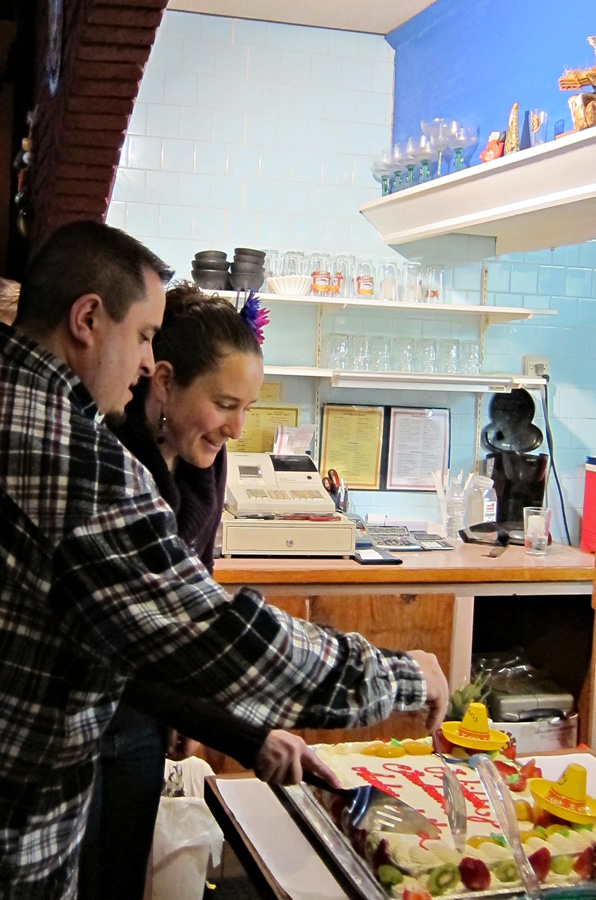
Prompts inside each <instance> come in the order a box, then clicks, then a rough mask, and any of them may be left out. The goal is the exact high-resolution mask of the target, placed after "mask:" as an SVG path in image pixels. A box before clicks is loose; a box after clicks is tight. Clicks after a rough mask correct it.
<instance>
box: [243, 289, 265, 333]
mask: <svg viewBox="0 0 596 900" xmlns="http://www.w3.org/2000/svg"><path fill="white" fill-rule="evenodd" d="M239 300H240V296H238V300H237V301H236V305H238V302H239ZM239 315H241V316H242V318H243V319H244V321H245V322H246V324H247V325H248V327H249V328H250V330H251V331H252V333H253V334H254V336H255V337H256V339H257V341H258V342H259V344H262V343H263V328H264V327H265V325H268V324H269V310H268V309H265V307H262V306H261V301H260V300H259V298H258V297H257V295H256V294H255V292H254V291H250V292H249V295H248V297H247V298H246V300H245V301H244V306H243V307H242V309H241V310H240V313H239Z"/></svg>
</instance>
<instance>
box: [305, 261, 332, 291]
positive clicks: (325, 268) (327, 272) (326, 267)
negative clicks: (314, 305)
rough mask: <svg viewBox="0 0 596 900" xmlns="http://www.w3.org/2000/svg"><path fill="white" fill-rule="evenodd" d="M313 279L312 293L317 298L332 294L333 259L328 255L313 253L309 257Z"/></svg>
mask: <svg viewBox="0 0 596 900" xmlns="http://www.w3.org/2000/svg"><path fill="white" fill-rule="evenodd" d="M309 269H310V275H311V278H312V288H311V293H312V294H314V295H315V296H318V295H320V294H329V293H330V292H331V259H330V256H329V254H328V253H313V254H312V255H311V256H310V257H309Z"/></svg>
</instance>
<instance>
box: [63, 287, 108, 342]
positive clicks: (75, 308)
mask: <svg viewBox="0 0 596 900" xmlns="http://www.w3.org/2000/svg"><path fill="white" fill-rule="evenodd" d="M102 312H104V309H103V303H102V302H101V297H100V296H99V294H83V295H82V296H81V297H79V298H78V299H77V300H75V302H74V303H73V305H72V306H71V308H70V317H69V325H70V331H71V334H72V336H73V337H74V339H75V340H76V341H79V343H81V344H84V346H86V347H88V346H90V344H91V343H93V338H94V333H93V332H94V331H96V330H97V326H98V324H99V316H100V315H101V313H102Z"/></svg>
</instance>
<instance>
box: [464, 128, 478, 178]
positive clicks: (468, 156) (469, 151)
mask: <svg viewBox="0 0 596 900" xmlns="http://www.w3.org/2000/svg"><path fill="white" fill-rule="evenodd" d="M462 127H463V128H464V130H465V132H466V133H467V140H466V146H465V147H464V165H465V167H466V169H467V168H469V165H470V163H471V162H472V157H473V156H474V153H475V152H476V148H477V146H478V141H479V140H480V128H479V127H478V125H463V126H462Z"/></svg>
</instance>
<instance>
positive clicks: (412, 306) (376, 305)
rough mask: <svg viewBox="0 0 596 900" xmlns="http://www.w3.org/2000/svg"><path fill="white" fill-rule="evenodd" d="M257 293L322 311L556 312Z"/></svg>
mask: <svg viewBox="0 0 596 900" xmlns="http://www.w3.org/2000/svg"><path fill="white" fill-rule="evenodd" d="M218 293H219V295H220V296H222V297H229V298H231V299H235V298H236V294H235V293H233V292H231V291H219V292H218ZM257 293H258V297H259V300H260V301H261V303H263V304H265V305H266V304H267V303H295V304H303V305H307V306H308V305H310V306H312V305H313V304H316V305H318V306H320V307H321V308H322V310H323V312H332V311H337V310H338V309H348V308H360V309H382V310H386V311H387V312H396V313H398V314H399V313H400V312H413V313H418V314H419V315H422V316H426V315H430V314H431V313H446V314H447V315H466V316H485V317H486V324H491V323H499V322H500V323H501V324H504V323H506V322H512V321H514V320H516V319H517V320H519V319H531V318H532V316H556V315H557V311H556V310H555V309H527V308H525V307H520V306H471V305H465V304H460V305H454V304H451V303H384V302H383V301H381V300H357V299H355V298H353V297H345V298H343V297H327V298H325V299H323V298H322V297H314V296H312V295H310V294H306V295H304V296H302V297H287V296H285V295H282V294H262V293H260V292H257Z"/></svg>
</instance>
